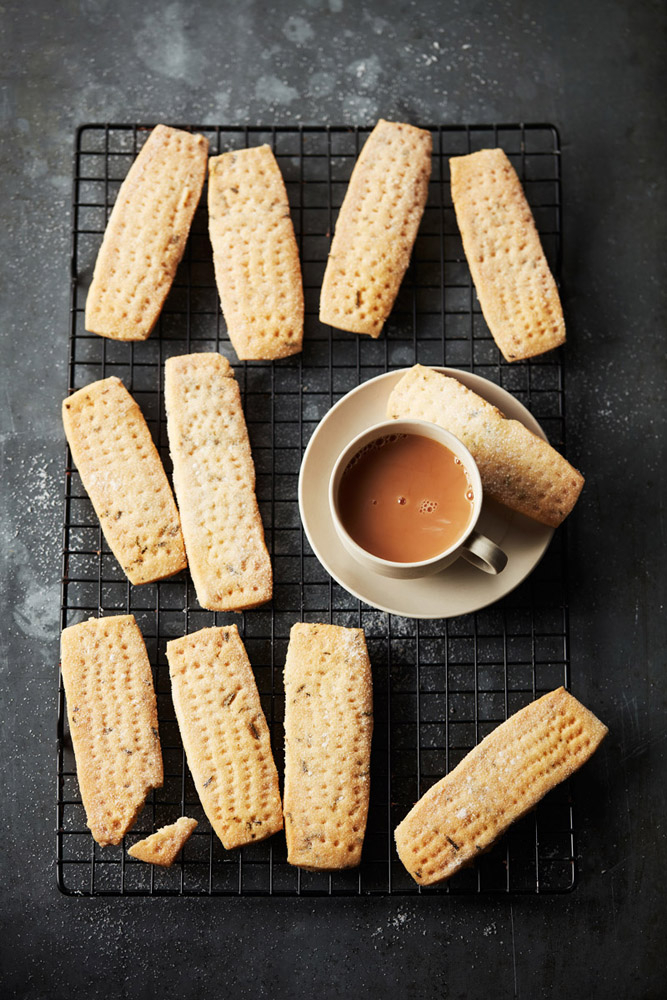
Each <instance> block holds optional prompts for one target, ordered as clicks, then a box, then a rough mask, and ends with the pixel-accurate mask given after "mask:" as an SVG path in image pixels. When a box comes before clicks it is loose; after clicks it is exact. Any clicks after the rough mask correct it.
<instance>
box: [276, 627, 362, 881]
mask: <svg viewBox="0 0 667 1000" xmlns="http://www.w3.org/2000/svg"><path fill="white" fill-rule="evenodd" d="M372 732H373V684H372V677H371V667H370V662H369V659H368V651H367V649H366V639H365V636H364V632H363V629H360V628H343V627H341V626H338V625H310V624H304V623H297V624H296V625H293V626H292V630H291V633H290V641H289V647H288V650H287V660H286V662H285V796H284V811H285V834H286V837H287V860H288V862H289V863H290V864H291V865H298V866H299V867H301V868H309V869H323V870H327V869H336V868H352V867H355V866H356V865H358V864H359V862H360V861H361V851H362V847H363V843H364V833H365V830H366V818H367V815H368V797H369V792H370V770H369V768H370V753H371V735H372Z"/></svg>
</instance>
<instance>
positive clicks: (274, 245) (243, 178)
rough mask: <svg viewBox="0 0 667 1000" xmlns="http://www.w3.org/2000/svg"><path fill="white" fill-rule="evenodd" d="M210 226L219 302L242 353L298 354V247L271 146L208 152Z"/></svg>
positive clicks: (300, 295)
mask: <svg viewBox="0 0 667 1000" xmlns="http://www.w3.org/2000/svg"><path fill="white" fill-rule="evenodd" d="M208 231H209V235H210V237H211V246H212V247H213V263H214V265H215V280H216V284H217V286H218V294H219V295H220V304H221V306H222V311H223V313H224V317H225V322H226V324H227V332H228V334H229V339H230V340H231V342H232V344H233V346H234V350H235V351H236V353H237V355H238V356H239V358H241V359H255V360H256V359H260V358H261V359H267V360H270V359H273V358H286V357H288V355H290V354H296V353H298V352H299V351H300V350H301V346H302V341H303V284H302V281H301V265H300V264H299V250H298V247H297V245H296V239H295V237H294V227H293V226H292V219H291V217H290V207H289V202H288V200H287V192H286V190H285V184H284V182H283V178H282V174H281V173H280V168H279V166H278V164H277V162H276V158H275V156H274V155H273V153H272V151H271V147H270V146H256V147H254V148H253V149H238V150H235V151H234V152H232V153H223V154H222V156H214V157H212V158H211V160H210V163H209V176H208Z"/></svg>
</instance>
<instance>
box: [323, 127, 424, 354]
mask: <svg viewBox="0 0 667 1000" xmlns="http://www.w3.org/2000/svg"><path fill="white" fill-rule="evenodd" d="M432 146H433V141H432V139H431V133H430V132H426V131H424V129H419V128H414V127H413V126H412V125H403V124H400V123H398V122H387V121H384V120H383V119H380V121H379V122H378V123H377V125H376V126H375V128H374V129H373V131H372V132H371V134H370V135H369V137H368V139H367V140H366V142H365V143H364V147H363V149H362V150H361V153H360V155H359V159H358V160H357V163H356V165H355V167H354V170H353V171H352V176H351V178H350V184H349V187H348V189H347V192H346V194H345V198H344V200H343V204H342V206H341V209H340V213H339V215H338V221H337V222H336V232H335V234H334V238H333V241H332V243H331V250H330V252H329V260H328V262H327V267H326V271H325V274H324V281H323V283H322V294H321V297H320V322H321V323H328V324H329V325H330V326H334V327H337V328H338V329H339V330H351V331H352V332H353V333H368V334H370V336H371V337H379V335H380V333H381V332H382V327H383V326H384V322H385V320H386V319H387V317H388V316H389V313H390V312H391V310H392V307H393V305H394V300H395V299H396V295H397V294H398V289H399V287H400V285H401V282H402V280H403V275H404V274H405V272H406V270H407V267H408V264H409V263H410V255H411V254H412V247H413V245H414V242H415V238H416V236H417V230H418V229H419V223H420V222H421V218H422V215H423V213H424V206H425V205H426V199H427V197H428V182H429V177H430V176H431V149H432Z"/></svg>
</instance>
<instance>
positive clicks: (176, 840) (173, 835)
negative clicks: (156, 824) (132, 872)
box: [127, 816, 197, 868]
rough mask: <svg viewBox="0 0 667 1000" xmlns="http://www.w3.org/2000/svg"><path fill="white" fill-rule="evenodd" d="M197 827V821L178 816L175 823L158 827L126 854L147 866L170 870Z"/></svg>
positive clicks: (133, 845)
mask: <svg viewBox="0 0 667 1000" xmlns="http://www.w3.org/2000/svg"><path fill="white" fill-rule="evenodd" d="M196 827H197V820H196V819H190V818H189V817H188V816H180V817H179V818H178V819H177V820H176V822H175V823H170V824H169V826H163V827H160V829H159V830H156V832H155V833H153V834H151V836H150V837H145V838H144V839H143V840H138V841H137V842H136V844H132V847H130V848H128V851H127V853H128V854H129V855H130V856H131V857H133V858H136V859H137V860H138V861H145V862H146V863H147V864H149V865H160V866H161V867H162V868H171V866H172V865H173V863H174V861H175V860H176V858H177V856H178V855H179V854H180V852H181V851H182V850H183V848H184V846H185V844H186V843H187V841H188V840H189V839H190V837H191V836H192V834H193V833H194V831H195V829H196Z"/></svg>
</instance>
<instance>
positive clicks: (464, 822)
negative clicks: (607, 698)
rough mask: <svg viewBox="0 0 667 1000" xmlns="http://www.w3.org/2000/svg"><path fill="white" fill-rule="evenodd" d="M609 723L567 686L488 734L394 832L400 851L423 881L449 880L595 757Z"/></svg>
mask: <svg viewBox="0 0 667 1000" xmlns="http://www.w3.org/2000/svg"><path fill="white" fill-rule="evenodd" d="M606 734H607V727H606V726H604V725H603V724H602V723H601V722H600V720H599V719H596V717H595V716H594V715H593V714H592V712H589V711H588V709H587V708H584V706H583V705H581V704H580V703H579V702H578V701H577V700H576V698H573V697H572V695H570V694H568V693H567V691H566V690H565V688H562V687H561V688H558V689H557V690H556V691H552V692H551V693H550V694H546V695H544V697H543V698H539V699H538V700H537V701H534V702H532V704H530V705H527V706H526V708H522V709H521V711H520V712H517V713H516V715H513V716H511V718H509V719H508V720H507V721H506V722H504V723H502V725H500V726H498V728H497V729H494V731H493V732H492V733H491V734H490V735H489V736H487V737H486V738H485V739H483V740H482V742H481V743H480V744H479V745H478V746H476V747H475V749H474V750H471V751H470V753H469V754H468V755H467V756H466V757H464V759H463V760H462V761H461V763H460V764H459V765H458V767H455V768H454V770H453V771H451V772H450V773H449V774H448V775H446V777H444V778H441V780H440V781H438V782H437V784H435V785H433V787H432V788H430V789H429V790H428V792H426V794H425V795H423V796H422V797H421V799H420V800H419V802H417V804H416V805H415V806H413V808H412V809H411V810H410V812H409V813H408V815H407V816H406V817H405V819H404V820H403V822H402V823H400V824H399V825H398V826H397V827H396V830H395V838H396V848H397V850H398V855H399V857H400V859H401V861H402V862H403V864H404V865H405V867H406V868H407V870H408V871H409V872H410V874H411V875H412V877H413V878H414V880H415V881H416V882H418V883H419V884H420V885H431V884H433V883H434V882H441V881H442V880H443V879H447V878H449V877H450V876H451V875H453V874H454V872H456V871H458V869H459V868H461V867H462V866H463V865H466V864H469V863H470V862H471V861H472V860H473V859H474V858H475V857H477V855H478V854H480V853H482V852H483V851H487V850H488V849H489V848H490V847H491V845H492V844H493V843H494V841H495V840H497V839H498V837H500V836H501V834H503V833H504V832H505V830H506V829H507V828H508V827H509V826H510V825H511V824H512V823H514V822H515V821H516V820H517V819H519V818H520V817H521V816H523V815H524V813H526V812H528V811H529V810H530V809H532V808H533V806H535V805H537V803H538V802H539V801H540V799H541V798H543V797H544V796H545V795H546V794H547V792H549V791H550V790H551V789H552V788H554V787H555V786H556V785H558V784H560V782H561V781H564V780H565V779H566V778H568V777H569V776H570V775H571V774H573V773H574V771H577V770H578V769H579V768H580V767H581V766H582V764H585V763H586V761H587V760H588V758H589V757H591V756H592V755H593V754H594V753H595V751H596V750H597V748H598V746H599V745H600V743H601V742H602V740H603V739H604V737H605V736H606Z"/></svg>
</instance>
